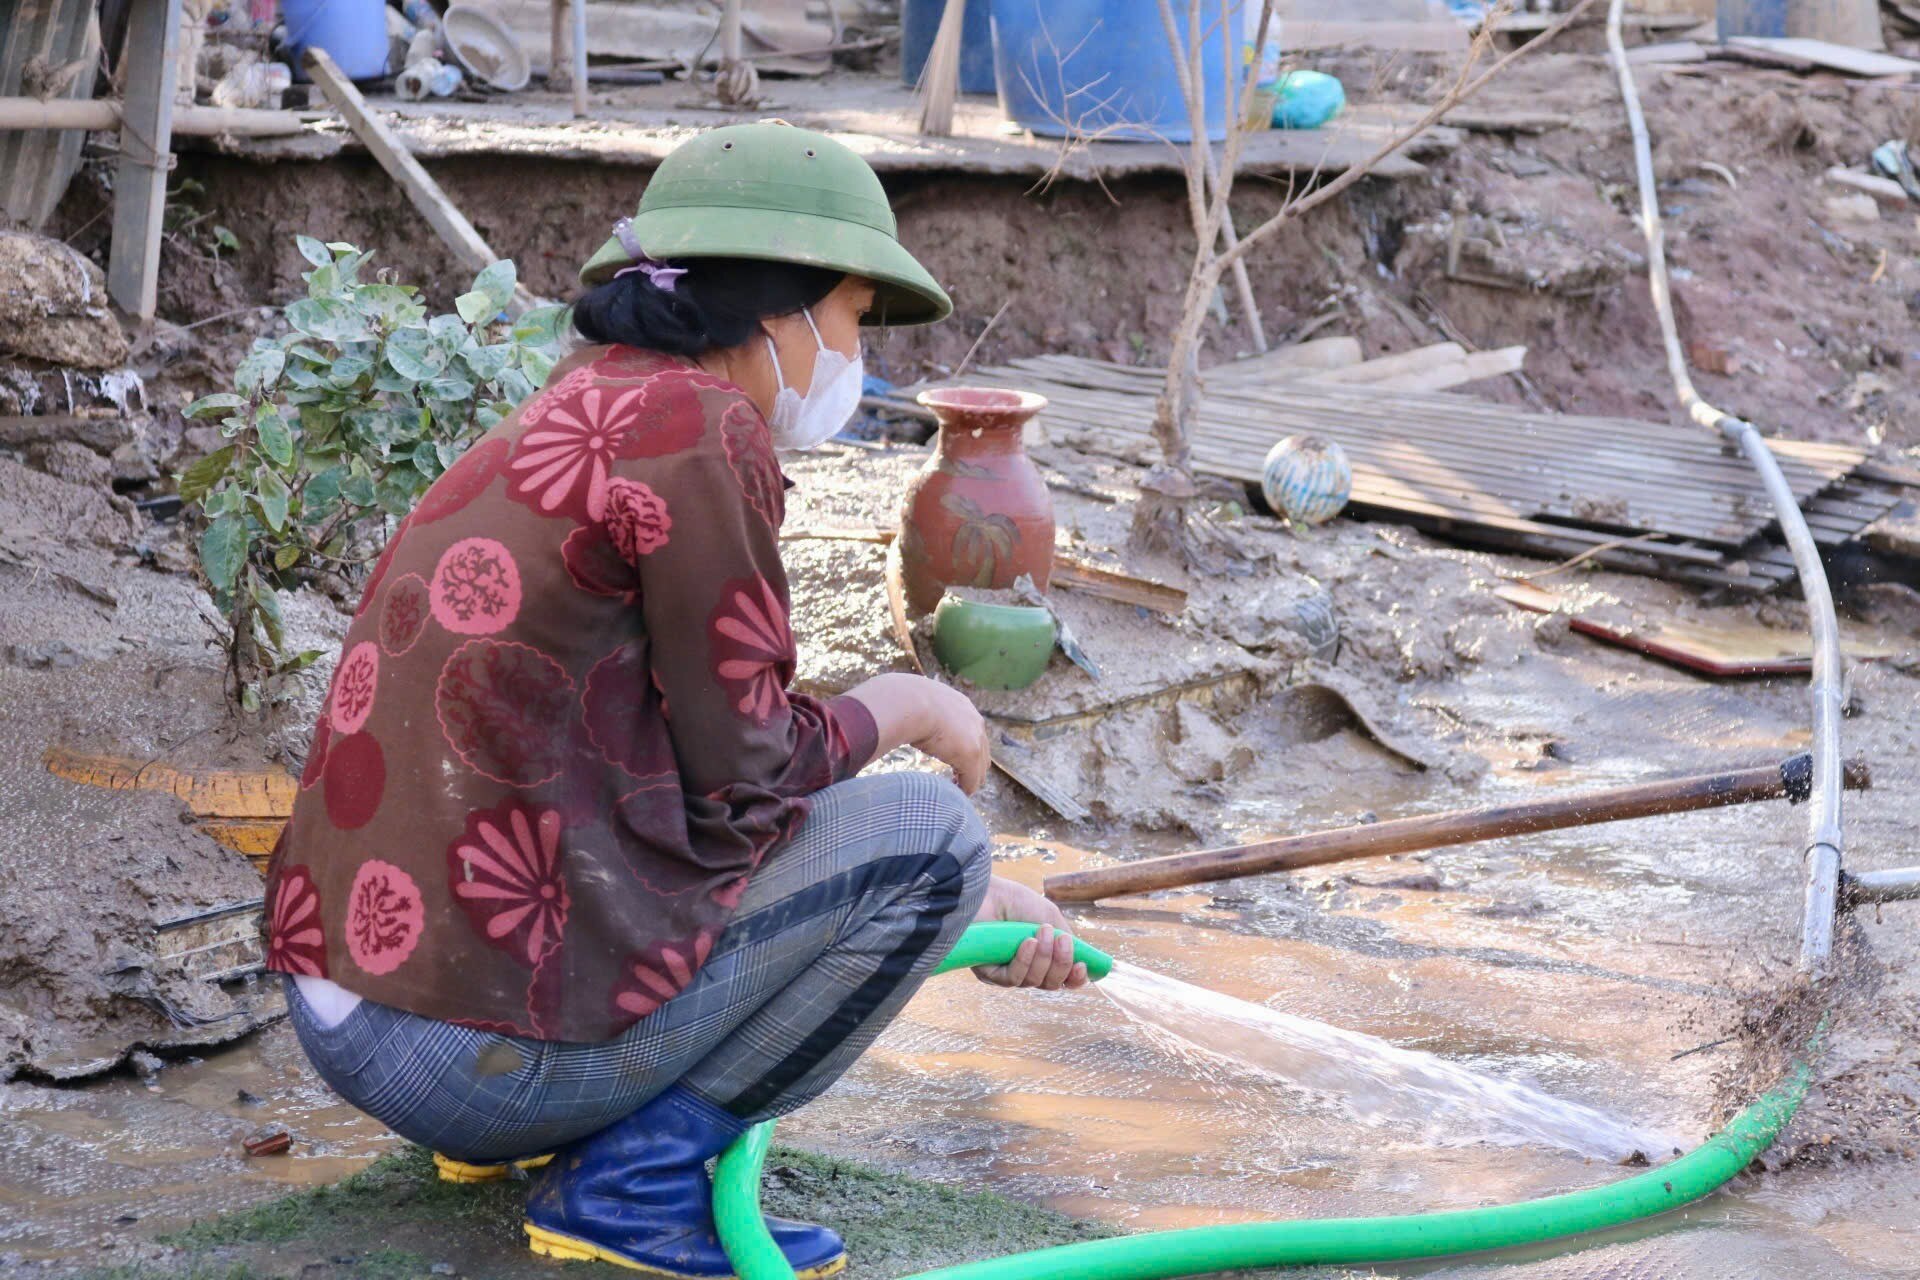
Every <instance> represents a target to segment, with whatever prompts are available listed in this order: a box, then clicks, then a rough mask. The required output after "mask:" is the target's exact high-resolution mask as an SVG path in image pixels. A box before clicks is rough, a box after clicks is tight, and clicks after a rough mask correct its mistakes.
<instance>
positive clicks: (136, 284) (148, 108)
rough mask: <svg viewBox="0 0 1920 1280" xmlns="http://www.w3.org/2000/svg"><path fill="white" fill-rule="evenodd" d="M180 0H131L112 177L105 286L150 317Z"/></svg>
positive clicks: (133, 311) (126, 306)
mask: <svg viewBox="0 0 1920 1280" xmlns="http://www.w3.org/2000/svg"><path fill="white" fill-rule="evenodd" d="M179 41H180V0H147V2H146V3H143V4H136V5H134V7H133V13H132V15H131V17H130V19H129V21H128V26H127V52H126V57H125V58H124V60H123V62H122V65H123V66H124V67H125V69H126V108H125V114H124V117H123V119H122V121H121V125H120V162H119V164H118V165H117V166H116V167H115V170H114V179H113V241H112V247H111V248H110V249H109V251H108V259H107V292H108V293H110V294H112V295H113V300H114V301H115V302H117V303H119V304H120V308H121V309H122V310H123V311H125V312H127V313H128V314H129V315H132V316H135V317H137V318H138V319H141V320H151V319H153V312H154V307H155V305H156V303H157V301H158V290H159V281H160V238H161V236H162V234H163V233H164V231H165V226H164V223H165V218H166V209H167V168H168V165H169V163H170V161H171V154H172V151H173V94H174V88H175V79H174V77H175V71H176V61H177V60H176V58H175V50H176V49H177V48H178V46H179Z"/></svg>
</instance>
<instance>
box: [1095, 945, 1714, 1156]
mask: <svg viewBox="0 0 1920 1280" xmlns="http://www.w3.org/2000/svg"><path fill="white" fill-rule="evenodd" d="M1096 990H1098V991H1100V992H1101V993H1102V994H1103V995H1105V996H1106V997H1107V998H1108V999H1110V1000H1112V1001H1113V1003H1114V1004H1115V1005H1117V1006H1118V1007H1119V1008H1120V1010H1121V1011H1122V1012H1123V1013H1125V1014H1126V1015H1127V1017H1128V1018H1130V1019H1132V1020H1133V1021H1134V1022H1135V1023H1137V1024H1139V1025H1140V1026H1142V1027H1144V1028H1146V1029H1147V1032H1148V1034H1149V1035H1150V1036H1151V1037H1152V1038H1153V1039H1154V1040H1155V1041H1156V1043H1158V1044H1159V1045H1160V1046H1161V1047H1162V1048H1164V1049H1166V1050H1167V1051H1169V1052H1171V1053H1174V1054H1177V1055H1179V1056H1181V1057H1183V1058H1185V1059H1186V1060H1187V1061H1188V1062H1189V1063H1190V1064H1191V1066H1192V1067H1193V1068H1194V1069H1195V1070H1196V1072H1198V1073H1200V1074H1201V1075H1203V1076H1207V1077H1212V1078H1214V1079H1218V1078H1219V1077H1220V1075H1221V1071H1220V1067H1221V1066H1222V1065H1223V1064H1224V1065H1225V1066H1226V1067H1227V1068H1228V1070H1229V1071H1231V1072H1232V1073H1233V1074H1234V1075H1236V1076H1238V1077H1239V1079H1238V1080H1237V1081H1236V1083H1237V1084H1241V1085H1244V1084H1245V1077H1246V1076H1247V1075H1249V1074H1250V1075H1251V1076H1253V1077H1254V1087H1255V1088H1259V1087H1263V1086H1265V1085H1267V1084H1278V1085H1280V1086H1283V1087H1284V1086H1291V1087H1293V1088H1296V1089H1300V1090H1304V1091H1306V1092H1308V1093H1310V1094H1313V1095H1316V1096H1318V1097H1322V1098H1327V1099H1331V1100H1334V1101H1336V1102H1338V1103H1339V1104H1340V1105H1342V1106H1343V1107H1345V1108H1346V1109H1347V1110H1349V1111H1350V1112H1352V1114H1353V1115H1354V1116H1355V1118H1357V1119H1358V1120H1360V1121H1361V1122H1362V1123H1365V1124H1369V1125H1386V1126H1394V1127H1397V1128H1411V1129H1412V1130H1414V1131H1415V1132H1417V1133H1418V1134H1420V1136H1421V1137H1422V1138H1423V1139H1424V1140H1426V1141H1428V1142H1431V1143H1433V1144H1434V1145H1439V1146H1459V1145H1464V1144H1467V1143H1473V1142H1487V1143H1494V1144H1496V1145H1504V1146H1544V1147H1556V1148H1560V1149H1562V1150H1566V1151H1571V1152H1574V1153H1576V1154H1578V1155H1582V1156H1586V1157H1590V1158H1596V1159H1605V1160H1613V1161H1619V1160H1625V1159H1628V1158H1629V1157H1631V1156H1632V1155H1633V1153H1634V1152H1636V1151H1637V1152H1640V1153H1642V1154H1644V1155H1646V1156H1647V1157H1649V1158H1651V1159H1654V1160H1659V1159H1660V1158H1662V1157H1664V1156H1666V1155H1667V1154H1668V1153H1670V1152H1671V1151H1672V1150H1673V1149H1674V1148H1675V1145H1676V1144H1675V1142H1674V1141H1673V1140H1672V1139H1670V1138H1668V1137H1665V1136H1663V1135H1661V1134H1658V1133H1654V1132H1650V1131H1646V1130H1642V1129H1639V1128H1636V1127H1634V1126H1632V1125H1630V1124H1628V1123H1627V1122H1626V1121H1624V1120H1621V1119H1619V1118H1618V1117H1616V1116H1612V1115H1609V1114H1607V1113H1606V1112H1604V1111H1600V1110H1598V1109H1596V1108H1594V1107H1590V1106H1586V1105H1585V1104H1583V1103H1578V1102H1568V1101H1566V1100H1565V1099H1562V1098H1556V1097H1554V1096H1552V1095H1551V1094H1548V1093H1543V1092H1542V1091H1540V1090H1539V1089H1536V1088H1533V1087H1532V1086H1530V1085H1526V1084H1522V1083H1520V1082H1518V1081H1513V1080H1503V1079H1500V1078H1498V1077H1496V1076H1491V1075H1487V1074H1484V1073H1482V1072H1479V1071H1475V1070H1473V1069H1471V1068H1469V1067H1464V1066H1461V1065H1460V1064H1458V1063H1454V1062H1449V1061H1447V1060H1446V1059H1445V1058H1441V1057H1438V1056H1436V1055H1434V1054H1431V1053H1425V1052H1422V1051H1420V1050H1416V1049H1403V1048H1399V1047H1397V1046H1395V1045H1392V1044H1389V1043H1388V1042H1387V1041H1385V1040H1382V1039H1379V1038H1378V1037H1376V1036H1369V1035H1363V1034H1361V1033H1360V1032H1357V1031H1346V1030H1343V1029H1341V1028H1339V1027H1335V1026H1330V1025H1328V1024H1327V1023H1324V1022H1316V1021H1314V1020H1313V1019H1311V1018H1302V1017H1298V1016H1296V1015H1294V1014H1290V1013H1281V1012H1279V1011H1278V1010H1274V1009H1268V1008H1265V1007H1263V1006H1261V1005H1257V1004H1251V1003H1249V1002H1247V1001H1245V1000H1239V999H1236V998H1234V997H1233V996H1228V995H1222V994H1220V993H1219V992H1217V991H1209V990H1207V989H1205V988H1204V987H1196V986H1193V985H1192V984H1190V983H1186V982H1181V981H1180V980H1179V979H1177V978H1170V977H1167V976H1166V975H1164V974H1160V973H1155V972H1153V971H1152V970H1150V969H1142V968H1139V967H1138V966H1135V965H1130V964H1126V965H1115V966H1114V969H1113V972H1112V973H1111V974H1109V975H1108V976H1107V977H1106V979H1105V980H1103V981H1102V982H1100V983H1098V984H1097V986H1096Z"/></svg>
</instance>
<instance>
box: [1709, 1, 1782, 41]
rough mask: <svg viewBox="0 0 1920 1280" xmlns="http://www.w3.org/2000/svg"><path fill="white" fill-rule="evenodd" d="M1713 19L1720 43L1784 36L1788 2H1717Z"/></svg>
mask: <svg viewBox="0 0 1920 1280" xmlns="http://www.w3.org/2000/svg"><path fill="white" fill-rule="evenodd" d="M1714 17H1715V19H1716V21H1717V23H1718V26H1719V31H1720V38H1721V39H1722V40H1725V39H1728V38H1729V37H1732V36H1784V35H1785V34H1787V0H1720V3H1719V4H1718V5H1717V6H1716V7H1715V10H1714Z"/></svg>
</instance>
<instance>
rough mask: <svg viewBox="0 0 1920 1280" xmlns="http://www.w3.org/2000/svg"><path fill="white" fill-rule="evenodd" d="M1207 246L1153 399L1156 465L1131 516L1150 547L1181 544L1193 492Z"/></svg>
mask: <svg viewBox="0 0 1920 1280" xmlns="http://www.w3.org/2000/svg"><path fill="white" fill-rule="evenodd" d="M1212 249H1213V246H1211V245H1207V244H1202V245H1200V246H1199V247H1198V248H1197V249H1196V250H1195V260H1194V264H1193V270H1192V272H1190V273H1189V274H1188V277H1187V292H1186V296H1185V297H1184V298H1183V299H1182V300H1181V309H1180V324H1179V326H1178V327H1177V328H1176V329H1175V330H1174V333H1173V349H1172V351H1171V352H1169V353H1168V357H1167V380H1166V382H1165V383H1164V384H1163V385H1162V386H1161V388H1160V396H1159V399H1158V400H1156V401H1155V402H1154V410H1153V439H1154V443H1155V444H1157V445H1159V446H1160V465H1159V466H1157V467H1155V468H1153V470H1152V471H1150V472H1148V474H1147V476H1146V477H1145V478H1144V479H1143V480H1142V481H1141V484H1140V490H1141V492H1140V505H1139V506H1138V507H1136V508H1135V509H1134V514H1133V539H1134V541H1135V542H1136V543H1137V544H1139V545H1141V546H1143V547H1145V548H1147V549H1149V550H1162V551H1164V550H1173V549H1176V548H1180V549H1184V548H1185V546H1186V536H1185V535H1186V525H1187V511H1188V507H1189V506H1190V504H1191V503H1192V501H1193V498H1194V495H1195V494H1196V493H1197V492H1198V489H1197V486H1196V485H1195V484H1194V480H1193V444H1192V441H1193V425H1194V421H1195V419H1196V418H1198V417H1199V414H1200V331H1201V329H1202V328H1204V327H1205V325H1206V322H1207V303H1208V300H1209V299H1210V298H1211V297H1212V296H1213V290H1214V289H1215V288H1216V287H1217V285H1218V283H1219V278H1220V272H1219V270H1218V267H1217V259H1216V258H1215V256H1214V254H1213V252H1212Z"/></svg>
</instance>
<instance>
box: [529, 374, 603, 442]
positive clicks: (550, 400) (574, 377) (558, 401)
mask: <svg viewBox="0 0 1920 1280" xmlns="http://www.w3.org/2000/svg"><path fill="white" fill-rule="evenodd" d="M599 378H600V371H599V370H598V369H597V368H595V366H594V365H591V364H583V365H581V366H580V367H579V368H577V369H574V370H573V371H571V372H570V373H568V374H567V375H566V376H564V377H562V378H561V379H560V381H558V382H553V383H549V384H548V385H546V386H544V387H542V388H540V394H538V395H537V396H535V397H534V398H533V400H532V402H531V403H529V404H528V405H527V411H526V412H525V413H523V414H521V415H520V417H521V420H522V421H524V422H525V423H526V425H527V426H529V427H537V426H539V425H540V424H541V423H542V422H545V421H546V420H547V418H548V417H549V416H551V415H552V413H553V411H554V410H555V409H559V408H561V407H563V406H565V405H566V404H567V403H568V402H569V401H571V400H573V399H574V398H575V397H577V396H578V395H579V394H580V393H581V392H583V391H585V390H586V389H587V388H588V387H591V386H592V385H593V384H594V383H595V382H596V381H598V380H599Z"/></svg>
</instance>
